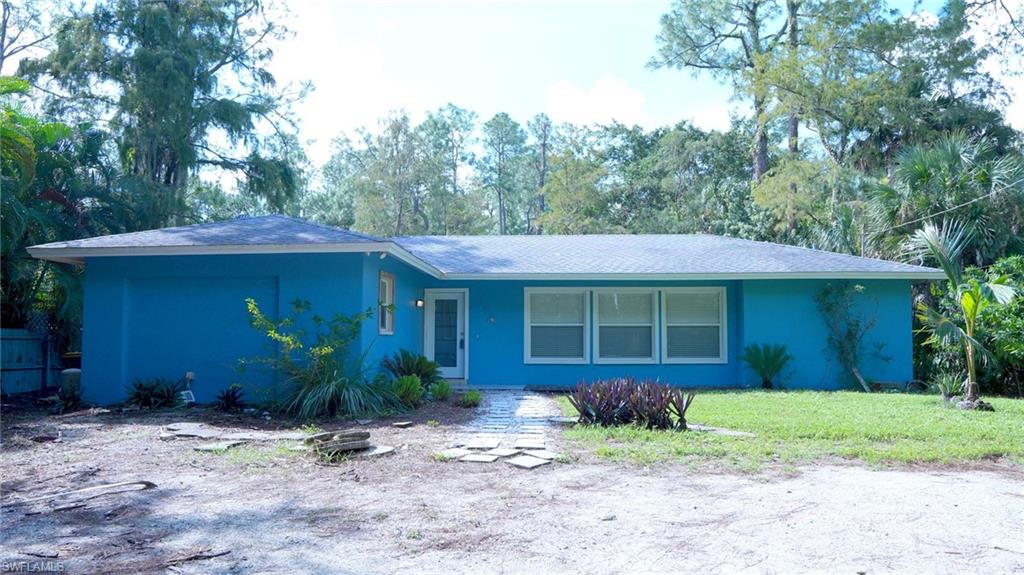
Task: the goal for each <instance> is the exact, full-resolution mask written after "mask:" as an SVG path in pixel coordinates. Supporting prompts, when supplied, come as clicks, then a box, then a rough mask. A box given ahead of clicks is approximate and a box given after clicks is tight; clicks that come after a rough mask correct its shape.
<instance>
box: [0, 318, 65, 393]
mask: <svg viewBox="0 0 1024 575" xmlns="http://www.w3.org/2000/svg"><path fill="white" fill-rule="evenodd" d="M59 377H60V356H59V355H58V354H57V342H56V340H55V339H54V338H53V337H50V336H48V335H46V334H42V333H37V332H34V331H30V330H27V329H8V328H5V329H0V393H3V394H4V395H7V394H14V393H26V392H30V391H41V390H45V389H48V388H53V387H56V386H57V383H58V382H59V381H60V379H59Z"/></svg>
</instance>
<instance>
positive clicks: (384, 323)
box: [377, 272, 395, 335]
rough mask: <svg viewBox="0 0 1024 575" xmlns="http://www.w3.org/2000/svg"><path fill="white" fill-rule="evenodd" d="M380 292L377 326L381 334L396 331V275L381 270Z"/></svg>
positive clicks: (378, 296) (390, 333)
mask: <svg viewBox="0 0 1024 575" xmlns="http://www.w3.org/2000/svg"><path fill="white" fill-rule="evenodd" d="M379 286H380V287H379V293H378V294H377V301H378V313H377V328H378V333H380V334H381V335H393V334H394V333H395V276H393V275H391V274H389V273H388V272H380V284H379Z"/></svg>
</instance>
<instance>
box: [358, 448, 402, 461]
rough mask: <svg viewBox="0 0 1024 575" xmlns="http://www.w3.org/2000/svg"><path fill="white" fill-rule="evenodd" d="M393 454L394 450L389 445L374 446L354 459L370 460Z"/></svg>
mask: <svg viewBox="0 0 1024 575" xmlns="http://www.w3.org/2000/svg"><path fill="white" fill-rule="evenodd" d="M394 452H395V448H394V447H391V446H390V445H374V446H373V447H371V448H369V449H367V450H366V451H360V452H359V453H357V454H356V457H358V458H360V459H371V458H374V457H381V456H382V455H389V454H391V453H394Z"/></svg>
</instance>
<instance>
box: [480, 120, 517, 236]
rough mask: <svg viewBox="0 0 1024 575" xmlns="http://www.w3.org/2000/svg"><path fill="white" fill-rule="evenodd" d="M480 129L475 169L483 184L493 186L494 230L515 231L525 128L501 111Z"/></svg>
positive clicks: (503, 232)
mask: <svg viewBox="0 0 1024 575" xmlns="http://www.w3.org/2000/svg"><path fill="white" fill-rule="evenodd" d="M483 131H484V138H483V145H484V155H483V157H482V158H481V159H480V162H479V165H478V167H477V169H478V170H479V172H480V177H481V179H482V181H483V184H484V186H485V187H487V188H489V189H490V190H493V192H494V194H495V196H496V198H497V200H498V210H497V212H498V213H497V216H498V233H499V234H506V233H509V232H512V231H518V229H519V223H520V222H519V218H518V217H517V216H518V213H516V212H515V210H517V209H518V208H519V207H520V203H521V200H522V198H521V196H522V171H523V160H524V157H525V153H526V132H525V131H524V130H523V127H522V126H520V125H519V123H518V122H516V121H515V120H513V119H512V118H511V117H510V116H509V115H508V114H506V113H504V112H501V113H499V114H497V115H495V116H494V117H493V118H491V119H490V120H488V121H487V122H486V123H485V124H484V127H483Z"/></svg>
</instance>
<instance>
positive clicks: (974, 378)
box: [964, 334, 980, 402]
mask: <svg viewBox="0 0 1024 575" xmlns="http://www.w3.org/2000/svg"><path fill="white" fill-rule="evenodd" d="M970 335H971V336H972V337H973V335H974V334H970ZM964 351H965V353H966V355H967V389H965V390H964V401H970V402H975V401H978V396H979V395H980V394H979V393H978V391H979V390H978V370H977V369H976V368H975V366H974V346H973V345H971V344H970V343H969V342H964Z"/></svg>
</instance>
